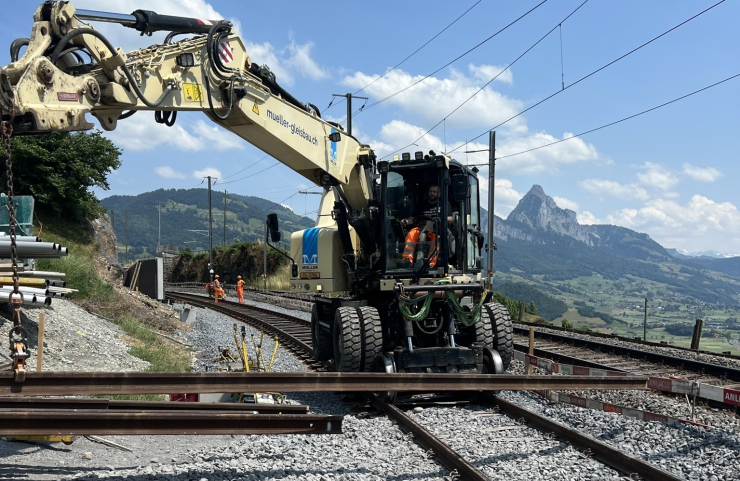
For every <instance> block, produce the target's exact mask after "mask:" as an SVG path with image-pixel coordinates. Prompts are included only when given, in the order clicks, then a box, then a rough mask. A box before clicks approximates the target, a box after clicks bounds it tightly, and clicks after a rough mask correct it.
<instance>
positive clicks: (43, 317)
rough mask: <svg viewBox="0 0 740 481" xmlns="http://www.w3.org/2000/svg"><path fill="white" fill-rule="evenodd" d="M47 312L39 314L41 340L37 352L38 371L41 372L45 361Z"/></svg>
mask: <svg viewBox="0 0 740 481" xmlns="http://www.w3.org/2000/svg"><path fill="white" fill-rule="evenodd" d="M45 320H46V314H44V313H43V312H42V313H41V314H39V340H38V345H37V346H38V347H37V350H38V352H37V354H36V372H41V366H42V364H43V363H44V321H45Z"/></svg>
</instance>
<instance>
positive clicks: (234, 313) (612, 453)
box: [167, 292, 681, 480]
mask: <svg viewBox="0 0 740 481" xmlns="http://www.w3.org/2000/svg"><path fill="white" fill-rule="evenodd" d="M167 297H169V298H171V299H174V300H177V301H179V302H187V303H189V304H191V305H194V306H198V307H203V308H207V309H212V310H215V311H217V312H220V313H222V314H224V315H227V316H229V317H232V318H234V319H238V320H240V321H242V322H246V323H248V324H250V325H252V326H254V327H257V328H259V329H264V330H265V332H267V333H269V334H271V335H274V336H277V337H278V338H281V339H285V341H284V342H287V343H288V345H289V346H292V347H289V349H290V350H291V352H292V353H293V354H294V355H298V357H299V359H300V360H302V361H304V360H305V359H309V362H307V363H306V364H307V366H308V367H309V368H311V369H314V370H326V369H328V368H330V366H326V365H323V364H319V363H316V362H315V361H313V359H312V349H311V341H310V339H311V337H310V322H308V321H305V320H303V319H300V318H295V317H293V316H288V315H284V314H277V313H274V312H271V311H269V310H267V309H261V308H256V307H253V306H245V305H243V304H239V303H236V302H231V301H219V303H218V304H215V303H214V302H213V301H212V300H211V299H209V298H207V297H205V296H198V295H192V294H185V293H175V292H168V293H167ZM283 328H285V329H286V331H285V332H284V331H283ZM300 351H302V352H300ZM304 362H305V361H304ZM366 399H367V401H368V402H369V403H370V404H372V405H373V406H374V407H375V408H376V409H377V410H378V411H381V412H383V413H385V414H386V415H387V416H388V417H390V418H391V419H393V420H394V421H395V422H396V423H398V424H399V426H401V428H402V429H403V430H404V431H406V432H411V433H413V434H414V436H415V439H416V440H417V442H418V443H419V444H421V445H422V446H423V447H425V448H426V449H431V450H432V451H433V452H434V453H435V455H436V457H437V459H438V460H439V462H440V463H441V464H442V465H444V466H445V467H446V468H448V469H450V470H451V471H452V472H454V473H457V474H458V475H460V476H461V477H462V479H471V480H488V479H489V478H488V477H487V476H486V475H485V474H483V473H482V472H481V471H480V470H479V469H478V468H476V467H475V466H473V464H471V463H470V462H468V461H466V460H465V459H464V457H463V456H461V455H460V454H459V453H457V452H455V451H454V450H453V449H452V448H451V447H450V446H448V445H447V444H446V443H444V442H443V441H442V440H441V439H439V438H438V437H436V436H435V435H433V434H432V433H431V432H430V431H429V430H427V429H425V428H424V427H423V426H422V425H420V424H419V423H417V422H416V421H415V420H414V419H413V418H412V417H411V416H408V415H407V414H405V413H404V412H403V411H402V410H400V409H399V408H398V407H396V406H394V405H393V404H390V403H387V402H383V401H381V399H380V398H378V397H377V395H375V394H368V395H367V398H366ZM483 402H484V403H486V404H488V405H489V406H492V407H494V408H495V409H499V410H501V411H502V412H504V413H506V414H508V415H510V416H511V417H513V418H516V419H520V418H525V419H526V420H527V423H529V424H531V425H532V426H533V427H535V428H536V429H538V430H540V431H542V432H543V433H553V434H555V435H556V436H558V437H560V438H561V439H563V440H565V441H567V442H569V443H572V444H573V445H574V446H575V447H577V448H578V449H581V450H582V451H584V452H586V453H589V454H595V457H596V458H597V459H599V461H601V462H602V463H604V464H606V465H608V466H611V467H612V468H614V469H616V470H618V471H620V472H623V473H625V474H628V475H637V476H640V477H642V478H645V479H657V480H679V479H681V478H679V477H676V476H674V475H673V474H671V473H669V472H667V471H665V470H663V469H661V468H659V467H657V466H654V465H652V464H649V463H646V462H644V461H642V460H640V459H638V458H636V457H634V456H631V455H629V454H626V453H625V452H622V451H620V450H619V449H616V448H614V447H612V446H610V445H608V444H606V443H602V442H600V441H598V440H596V439H594V438H592V437H590V436H587V435H584V434H581V433H579V432H578V431H577V430H575V429H573V428H569V427H567V426H565V425H562V424H559V423H556V422H554V421H551V420H549V419H547V418H546V417H544V416H542V415H540V414H538V413H535V412H532V411H529V410H527V409H524V408H521V407H518V406H516V405H513V404H511V403H506V402H505V401H502V400H492V401H485V400H484V401H483Z"/></svg>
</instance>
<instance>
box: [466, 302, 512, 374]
mask: <svg viewBox="0 0 740 481" xmlns="http://www.w3.org/2000/svg"><path fill="white" fill-rule="evenodd" d="M475 339H476V342H478V343H481V344H483V345H484V346H486V347H490V349H495V350H496V351H498V354H499V356H501V360H502V361H503V364H504V371H506V370H507V369H508V368H509V365H510V364H511V361H512V359H513V358H514V326H513V325H512V324H511V318H510V317H509V311H508V310H507V309H506V307H504V306H503V305H502V304H498V303H495V302H489V303H488V304H486V305H484V306H483V309H481V318H480V321H478V322H477V323H476V324H475Z"/></svg>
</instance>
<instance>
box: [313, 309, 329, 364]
mask: <svg viewBox="0 0 740 481" xmlns="http://www.w3.org/2000/svg"><path fill="white" fill-rule="evenodd" d="M319 310H323V309H320V308H319V306H318V304H316V303H314V305H313V307H312V308H311V344H312V347H313V358H314V359H315V360H317V361H328V360H329V359H331V356H332V355H333V354H334V348H333V347H332V345H331V333H330V332H327V331H326V330H325V329H323V328H322V327H321V326H320V325H319V322H318V321H319V319H321V316H320V315H319Z"/></svg>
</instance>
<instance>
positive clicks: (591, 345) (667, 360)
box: [514, 327, 740, 381]
mask: <svg viewBox="0 0 740 481" xmlns="http://www.w3.org/2000/svg"><path fill="white" fill-rule="evenodd" d="M514 332H515V333H517V334H522V335H524V334H528V333H529V329H524V328H521V327H515V328H514ZM535 335H536V336H537V337H538V338H539V339H546V340H550V341H554V342H559V343H563V344H570V345H573V346H576V347H585V348H587V349H592V350H598V351H601V352H604V353H614V354H619V355H622V356H627V357H631V358H633V359H644V360H646V361H650V362H654V363H662V364H665V365H669V366H674V367H679V368H681V369H685V370H689V371H696V372H703V373H706V374H711V375H713V376H717V377H719V378H727V379H732V380H734V381H740V369H736V368H732V367H728V366H721V365H719V364H712V363H709V362H704V361H696V360H693V359H686V358H683V357H676V356H670V355H667V354H660V353H657V352H651V351H641V350H639V349H635V348H631V347H626V346H617V345H615V344H609V343H606V342H599V341H591V340H588V339H581V338H576V337H569V336H565V335H561V334H554V333H551V332H542V331H535ZM663 347H667V346H663Z"/></svg>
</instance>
